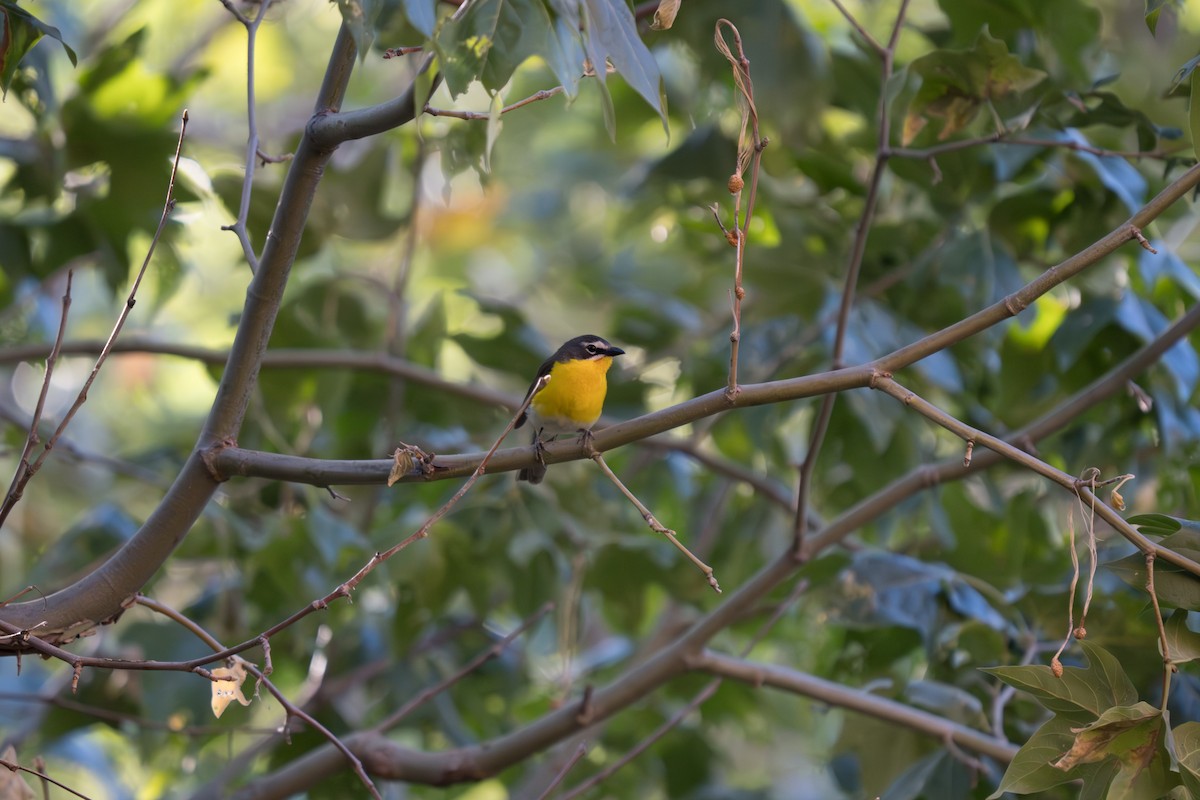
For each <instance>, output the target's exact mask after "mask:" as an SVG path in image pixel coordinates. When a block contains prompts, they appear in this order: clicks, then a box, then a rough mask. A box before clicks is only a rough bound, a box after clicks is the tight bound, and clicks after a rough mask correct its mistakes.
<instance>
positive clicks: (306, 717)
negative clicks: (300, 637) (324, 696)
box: [137, 594, 382, 800]
mask: <svg viewBox="0 0 1200 800" xmlns="http://www.w3.org/2000/svg"><path fill="white" fill-rule="evenodd" d="M137 603H138V605H141V606H144V607H145V608H148V609H150V610H151V611H154V612H156V613H159V614H162V615H163V616H164V617H166V618H167V619H170V620H173V621H174V622H176V623H178V624H179V625H182V626H183V627H184V628H186V629H187V630H189V631H191V632H192V634H194V635H195V636H196V638H197V639H199V640H200V641H202V642H204V643H205V644H206V645H208V646H209V647H211V648H212V649H213V650H216V651H220V650H223V649H225V648H224V647H223V646H222V645H221V643H220V642H219V641H217V638H216V637H215V636H213V635H212V634H211V633H209V632H208V631H206V630H205V629H204V628H202V627H201V626H200V625H199V624H197V623H196V622H195V620H192V619H190V618H189V617H185V616H184V615H183V614H181V613H180V612H178V611H176V610H175V609H174V608H171V607H170V606H168V605H167V604H165V603H160V602H159V601H157V600H154V599H152V598H149V597H146V596H145V595H142V594H139V595H138V597H137ZM241 664H242V666H243V667H245V669H246V671H247V672H249V673H250V674H251V675H253V676H254V677H255V679H256V680H257V681H258V682H259V683H260V684H261V685H262V686H265V687H266V689H267V691H268V692H270V694H271V696H272V697H274V698H275V699H276V700H277V701H278V702H279V705H281V706H283V710H284V713H286V714H287V715H288V717H295V718H296V719H300V720H303V721H304V722H305V723H306V724H307V725H308V726H309V727H311V728H312V729H313V730H315V731H316V732H317V733H319V734H321V735H322V736H324V737H325V738H326V739H327V740H328V741H329V743H330V744H331V745H332V746H333V747H335V748H337V750H338V752H340V753H341V754H342V755H343V756H345V758H346V761H347V762H349V764H350V766H351V768H352V769H353V770H354V774H355V775H357V776H358V779H359V780H360V781H361V782H362V784H363V785H364V786H365V787H366V788H367V791H369V792H370V793H371V796H372V797H374V798H376V800H382V798H381V796H380V794H379V790H378V789H377V788H375V784H374V783H372V782H371V779H370V778H369V777H368V776H367V773H366V772H365V771H364V770H363V765H362V762H361V761H359V760H358V757H357V756H355V755H354V754H353V753H352V752H350V748H348V747H346V745H345V743H343V742H342V740H341V739H339V738H338V737H337V735H336V734H334V733H333V731H331V730H329V729H328V728H326V727H325V726H324V725H322V724H321V723H320V722H318V721H317V718H316V717H314V716H313V715H311V714H309V713H308V712H307V711H305V710H304V709H302V708H300V707H298V706H297V705H296V704H295V703H293V702H292V701H290V700H288V699H287V696H286V695H284V693H283V692H281V691H279V689H278V687H276V686H275V684H274V683H272V682H271V680H270V679H269V678H268V677H267V674H268V673H269V672H270V658H269V656H268V659H267V669H266V670H265V671H264V670H260V669H259V668H258V667H257V666H255V665H254V664H251V663H250V662H249V661H246V660H244V659H242V660H241ZM285 724H286V723H285Z"/></svg>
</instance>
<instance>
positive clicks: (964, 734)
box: [692, 650, 1018, 763]
mask: <svg viewBox="0 0 1200 800" xmlns="http://www.w3.org/2000/svg"><path fill="white" fill-rule="evenodd" d="M692 667H693V668H694V669H697V670H702V671H704V672H708V673H711V674H713V675H719V676H721V677H723V678H732V679H733V680H737V681H741V682H742V683H747V684H749V685H751V686H754V687H759V686H770V687H772V688H774V689H782V690H784V691H787V692H791V693H793V694H798V695H801V696H803V697H811V698H812V699H813V700H816V701H817V702H819V703H822V704H823V705H829V706H834V707H836V708H845V709H848V710H850V711H856V712H858V713H860V714H866V715H867V716H870V717H874V718H876V719H881V720H883V721H885V722H890V723H892V724H895V725H899V726H901V727H904V728H908V729H910V730H914V731H917V732H919V733H925V734H928V735H929V736H932V737H934V738H935V739H938V740H940V741H947V740H948V741H951V742H954V743H955V744H957V745H960V746H962V747H966V748H968V749H970V750H974V751H975V752H976V753H980V754H981V755H985V756H989V757H991V758H994V759H996V760H997V761H1000V762H1003V763H1007V762H1009V761H1012V760H1013V757H1014V756H1016V754H1017V750H1018V747H1017V746H1016V745H1015V744H1013V743H1011V742H1008V741H1005V740H1003V739H997V738H995V737H993V736H991V735H989V734H987V733H984V732H983V731H977V730H975V729H974V728H968V727H967V726H965V725H959V724H957V723H954V722H950V721H949V720H947V719H945V718H944V717H939V716H938V715H936V714H930V713H929V712H927V711H920V710H918V709H915V708H910V707H909V706H906V705H904V704H903V703H897V702H896V701H895V700H889V699H888V698H886V697H878V696H876V695H873V694H871V693H869V692H865V691H863V690H861V689H851V688H849V687H847V686H842V685H841V684H839V683H834V682H833V681H827V680H824V679H822V678H818V677H816V676H814V675H809V674H807V673H804V672H799V671H797V670H793V669H788V668H787V667H779V666H774V665H772V664H758V663H754V662H751V661H745V660H743V659H740V658H734V657H732V656H726V655H721V654H719V653H714V652H712V651H709V650H706V651H704V652H703V653H701V654H700V655H699V656H698V657H696V658H694V659H692Z"/></svg>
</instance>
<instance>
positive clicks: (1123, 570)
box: [1105, 515, 1200, 610]
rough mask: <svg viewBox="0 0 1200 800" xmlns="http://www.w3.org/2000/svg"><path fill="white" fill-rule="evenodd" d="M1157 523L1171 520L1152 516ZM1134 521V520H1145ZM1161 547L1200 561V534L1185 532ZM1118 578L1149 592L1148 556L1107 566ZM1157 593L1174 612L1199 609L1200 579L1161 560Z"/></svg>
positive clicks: (1135, 556)
mask: <svg viewBox="0 0 1200 800" xmlns="http://www.w3.org/2000/svg"><path fill="white" fill-rule="evenodd" d="M1150 516H1153V517H1154V520H1155V522H1156V523H1161V524H1166V523H1163V522H1162V520H1165V519H1170V518H1169V517H1162V516H1161V515H1150ZM1145 517H1146V515H1143V516H1141V517H1133V518H1132V519H1131V521H1132V520H1138V519H1144V518H1145ZM1159 544H1160V545H1161V546H1163V547H1166V548H1168V549H1170V550H1174V551H1175V552H1177V553H1179V554H1180V555H1184V556H1187V557H1188V558H1190V559H1192V560H1193V561H1196V560H1200V532H1196V531H1192V530H1183V531H1180V532H1179V533H1176V534H1173V535H1171V536H1168V537H1166V538H1165V539H1162V540H1160V541H1159ZM1105 566H1106V567H1108V568H1109V569H1111V570H1112V571H1113V572H1115V573H1116V574H1117V577H1118V578H1120V579H1121V580H1123V581H1125V582H1126V583H1128V584H1129V585H1130V586H1133V587H1136V588H1138V589H1144V588H1146V577H1147V571H1146V556H1145V555H1143V554H1142V553H1141V552H1137V553H1132V554H1130V555H1128V556H1125V557H1124V558H1120V559H1117V560H1116V561H1110V562H1108V563H1107V564H1105ZM1154 591H1155V593H1156V594H1157V595H1158V599H1159V602H1161V603H1163V604H1165V605H1169V606H1173V607H1175V608H1186V609H1190V610H1196V609H1200V578H1197V577H1196V576H1195V575H1193V574H1191V573H1190V572H1188V571H1186V570H1184V569H1181V568H1180V567H1176V566H1174V565H1173V564H1168V563H1167V562H1165V561H1163V560H1162V559H1158V560H1157V561H1155V562H1154Z"/></svg>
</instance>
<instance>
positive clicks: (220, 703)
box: [212, 658, 250, 719]
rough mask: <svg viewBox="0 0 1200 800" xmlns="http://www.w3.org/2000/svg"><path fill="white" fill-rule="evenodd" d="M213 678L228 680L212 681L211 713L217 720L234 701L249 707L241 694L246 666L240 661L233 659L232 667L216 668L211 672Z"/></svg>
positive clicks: (244, 696) (248, 703)
mask: <svg viewBox="0 0 1200 800" xmlns="http://www.w3.org/2000/svg"><path fill="white" fill-rule="evenodd" d="M212 674H213V677H215V678H227V679H229V680H216V681H212V712H213V716H214V717H216V718H217V719H220V718H221V715H222V714H224V713H225V709H226V708H228V707H229V704H230V703H232V702H233V701H234V700H236V701H238V703H240V704H241V705H243V706H248V705H250V701H249V700H248V699H246V695H244V694H242V684H243V683H245V682H246V675H247V673H246V665H245V664H243V663H242V661H241V659H238V658H235V659H234V660H233V666H232V667H217V668H215V669H213V670H212Z"/></svg>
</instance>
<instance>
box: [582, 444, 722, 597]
mask: <svg viewBox="0 0 1200 800" xmlns="http://www.w3.org/2000/svg"><path fill="white" fill-rule="evenodd" d="M592 460H593V461H595V462H596V463H597V464H599V465H600V469H602V470H604V474H605V475H607V476H608V479H609V480H610V481H612V482H613V484H614V485H615V486H616V487H617V488H618V489H620V490H621V494H623V495H625V497H626V499H628V500H629V502H631V503H633V505H634V507H635V508H637V510H638V513H640V514H641V515H642V519H644V520H646V524H647V525H648V526H650V530H652V531H654V532H655V533H661V534H662V535H663V536H665V537H667V541H669V542H670V543H671V544H673V545H674V546H675V548H676V549H677V550H679V552H681V553H683V554H684V555H685V556H687V557H688V560H689V561H691V562H692V563H693V564H695V565H696V568H697V569H698V570H700V571H701V572H702V573H704V577H705V579H706V580H707V581H708V585H709V586H711V587H712V588H713V589H714V590H715V591H716V592H717V594H720V593H721V585H720V584H719V583H717V576H716V575H714V574H713V568H712V567H710V566H709V565H708V564H705V563H704V562H703V561H701V560H700V559H699V558H697V557H696V555H695V554H694V553H693V552H692V551H691V550H689V549H688V548H687V546H686V545H684V543H683V542H681V541H679V539H678V538H677V535H676V533H675V531H673V530H671V529H670V528H668V527H666V526H664V525H663V524H662V523H661V522H659V521H658V520H657V519H655V518H654V515H653V514H651V513H650V509H648V508H646V506H645V505H644V504H643V503H642V501H641V500H639V499H638V498H637V495H635V494H634V493H633V492H631V491H629V489H627V488H626V487H625V484H623V483H621V479H620V478H618V477H617V475H616V473H615V472H613V471H612V469H610V468H609V466H608V464H606V463H605V461H604V456H603V455H602V454H601V453H600V452H598V451H596V452H593V453H592Z"/></svg>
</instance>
